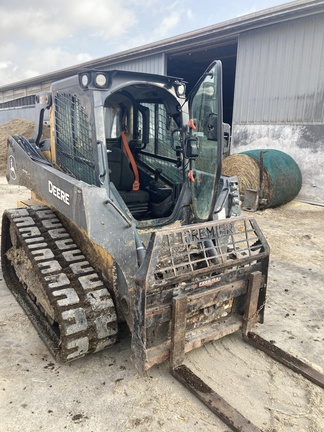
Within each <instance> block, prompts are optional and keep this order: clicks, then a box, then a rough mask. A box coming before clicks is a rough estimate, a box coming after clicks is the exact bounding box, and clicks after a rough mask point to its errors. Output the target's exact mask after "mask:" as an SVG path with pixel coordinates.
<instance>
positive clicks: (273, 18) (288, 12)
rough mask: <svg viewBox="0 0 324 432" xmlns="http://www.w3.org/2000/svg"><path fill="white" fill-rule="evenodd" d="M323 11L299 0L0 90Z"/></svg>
mask: <svg viewBox="0 0 324 432" xmlns="http://www.w3.org/2000/svg"><path fill="white" fill-rule="evenodd" d="M323 12H324V0H297V1H293V2H289V3H285V4H283V5H280V6H276V7H273V8H270V9H265V10H262V11H259V12H255V13H252V14H248V15H243V16H240V17H238V18H235V19H232V20H229V21H224V22H221V23H218V24H214V25H212V26H208V27H204V28H201V29H199V30H194V31H191V32H188V33H184V34H181V35H178V36H174V37H171V38H168V39H163V40H161V41H157V42H153V43H150V44H147V45H142V46H140V47H137V48H132V49H130V50H126V51H122V52H119V53H116V54H112V55H109V56H105V57H100V58H98V59H95V60H91V61H88V62H85V63H81V64H78V65H75V66H72V67H69V68H65V69H60V70H57V71H55V72H51V73H47V74H43V75H38V76H35V77H33V78H29V79H26V80H23V81H19V82H16V83H11V84H7V85H5V86H0V91H2V92H4V91H8V90H14V89H16V88H21V87H26V86H31V85H36V84H41V83H45V82H52V81H55V80H57V79H62V78H65V77H67V76H71V75H74V74H76V73H78V72H80V71H82V70H85V69H89V68H103V67H105V66H107V65H113V64H114V63H117V62H119V63H120V62H122V61H128V60H132V59H136V58H141V57H145V56H149V55H152V54H157V53H166V54H171V53H175V52H182V51H184V50H191V49H195V48H196V47H200V48H202V47H204V46H210V45H211V44H215V43H222V42H226V41H229V40H231V39H232V40H233V39H235V38H237V37H238V35H239V34H240V33H242V32H245V31H248V30H252V29H256V28H260V27H263V26H268V25H272V24H277V23H279V22H283V21H288V20H295V19H298V18H302V17H305V16H309V15H313V14H318V13H323Z"/></svg>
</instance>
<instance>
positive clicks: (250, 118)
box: [0, 0, 324, 203]
mask: <svg viewBox="0 0 324 432" xmlns="http://www.w3.org/2000/svg"><path fill="white" fill-rule="evenodd" d="M323 29H324V1H321V0H299V1H294V2H290V3H286V4H284V5H281V6H278V7H275V8H271V9H267V10H264V11H261V12H258V13H254V14H250V15H245V16H242V17H239V18H237V19H234V20H230V21H226V22H223V23H220V24H216V25H213V26H210V27H205V28H203V29H200V30H197V31H193V32H190V33H186V34H184V35H180V36H177V37H173V38H169V39H166V40H162V41H159V42H156V43H152V44H148V45H145V46H142V47H139V48H136V49H132V50H128V51H124V52H121V53H118V54H114V55H111V56H107V57H103V58H100V59H97V60H93V61H90V62H87V63H83V64H81V65H77V66H74V67H70V68H67V69H64V70H60V71H57V72H54V73H50V74H46V75H42V76H38V77H35V78H32V79H29V80H25V81H21V82H18V83H14V84H10V85H7V86H2V87H0V124H2V123H4V122H6V121H8V120H10V119H12V118H17V117H19V118H27V119H33V116H34V113H33V100H34V99H33V98H34V95H35V93H37V92H38V91H43V90H47V89H49V85H50V83H51V82H53V81H56V80H58V79H61V78H64V77H66V76H70V75H73V74H74V73H76V72H80V71H81V70H84V69H88V68H97V69H100V68H101V69H127V70H135V71H143V72H151V73H159V74H168V75H173V76H180V77H183V78H184V79H185V80H186V81H188V83H189V85H188V87H189V90H190V85H193V84H194V83H195V81H196V80H197V79H198V77H199V76H200V75H201V74H202V73H203V71H204V69H205V68H206V67H207V66H208V64H209V63H210V62H211V61H212V60H214V59H216V58H217V59H220V60H222V63H223V88H224V120H225V121H226V122H228V123H230V124H231V125H232V152H235V153H236V152H240V151H243V150H248V149H255V148H258V149H264V148H274V149H278V150H281V151H284V152H286V153H288V154H290V155H291V156H292V157H293V158H294V159H295V161H296V162H297V163H298V165H299V167H300V169H301V171H302V175H303V186H302V190H301V193H300V197H301V198H304V199H307V200H308V201H315V202H321V203H324V182H323V181H321V180H323V172H324V144H323V142H324V108H323V106H324V31H323Z"/></svg>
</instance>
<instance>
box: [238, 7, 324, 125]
mask: <svg viewBox="0 0 324 432" xmlns="http://www.w3.org/2000/svg"><path fill="white" fill-rule="evenodd" d="M234 100H235V103H234V123H241V124H242V123H270V122H272V123H274V122H275V123H296V122H310V123H314V122H315V123H317V122H319V123H321V122H323V121H324V103H323V101H324V14H318V15H314V16H311V17H306V18H301V19H298V20H294V21H287V22H285V23H282V24H278V25H273V26H269V27H263V28H260V29H257V30H253V31H249V32H247V33H243V34H241V35H240V38H239V47H238V56H237V69H236V82H235V97H234Z"/></svg>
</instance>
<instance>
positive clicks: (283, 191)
mask: <svg viewBox="0 0 324 432" xmlns="http://www.w3.org/2000/svg"><path fill="white" fill-rule="evenodd" d="M261 152H262V153H263V170H262V177H263V179H262V193H263V197H264V198H265V199H267V202H268V204H267V207H276V206H278V205H281V204H284V203H287V202H289V201H291V200H292V199H293V198H295V197H296V196H297V195H298V193H299V191H300V188H301V185H302V181H301V172H300V170H299V167H298V165H297V164H296V162H295V161H294V160H293V159H292V158H291V157H290V156H289V155H287V154H286V153H284V152H281V151H279V150H272V149H264V150H249V151H246V152H243V153H238V154H234V155H231V156H229V157H227V158H225V159H224V160H223V167H222V174H223V175H227V176H233V175H236V176H237V177H238V183H239V191H240V194H242V195H244V193H245V190H246V189H260V157H261Z"/></svg>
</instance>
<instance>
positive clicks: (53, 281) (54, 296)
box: [1, 206, 118, 362]
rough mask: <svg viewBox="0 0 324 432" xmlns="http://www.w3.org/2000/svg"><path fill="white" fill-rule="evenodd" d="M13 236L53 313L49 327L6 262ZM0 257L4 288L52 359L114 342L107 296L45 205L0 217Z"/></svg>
mask: <svg viewBox="0 0 324 432" xmlns="http://www.w3.org/2000/svg"><path fill="white" fill-rule="evenodd" d="M13 232H15V235H16V237H17V247H22V248H23V249H24V250H25V252H26V254H27V255H28V259H29V260H30V262H31V264H32V267H33V271H35V274H37V276H38V278H39V279H40V281H41V284H42V286H43V289H44V291H45V292H46V295H47V296H48V300H49V303H50V304H51V305H52V307H53V309H54V316H55V323H54V324H53V325H51V324H50V322H49V321H48V319H47V318H46V317H45V315H44V314H43V313H42V311H41V310H40V308H38V307H37V299H34V300H33V296H32V297H31V296H30V295H29V294H28V293H27V291H26V287H25V286H23V285H24V284H23V283H21V282H20V281H19V280H18V278H17V276H16V273H15V270H14V267H13V266H12V265H11V263H10V261H9V259H8V258H7V255H6V252H7V251H8V249H10V247H12V242H11V240H10V239H11V238H12V233H13ZM13 243H15V242H13ZM1 255H2V268H3V274H4V277H5V280H6V283H7V285H8V287H9V288H10V289H11V290H12V292H13V294H14V295H15V297H16V298H17V300H18V302H19V303H20V305H21V306H22V307H23V308H24V309H25V311H26V313H27V315H28V316H29V318H30V320H31V321H32V323H33V324H34V326H35V327H36V329H37V331H38V333H39V334H40V336H41V337H42V339H43V340H44V342H45V343H46V345H47V346H48V348H49V350H50V351H51V353H52V354H53V355H54V357H55V359H56V360H58V361H60V362H66V361H71V360H75V359H77V358H80V357H83V356H85V355H86V354H89V353H93V352H97V351H101V350H102V349H104V348H106V347H108V346H110V345H112V344H114V343H115V341H116V337H117V332H118V325H117V316H116V311H115V307H114V304H113V301H112V299H111V296H110V294H109V292H108V290H107V288H106V287H105V286H104V283H103V282H102V280H101V279H100V278H99V275H98V274H97V273H96V272H95V271H94V269H93V268H92V267H91V265H90V263H89V262H88V261H87V260H86V258H85V257H84V255H83V254H82V252H81V250H80V249H79V248H78V247H77V246H76V245H75V244H74V242H73V239H72V238H71V237H70V235H69V233H68V232H67V231H66V229H65V228H64V227H63V225H62V223H61V222H60V220H59V219H58V218H57V216H56V215H55V214H54V213H53V212H52V211H51V210H50V209H49V208H48V207H44V206H34V207H30V208H21V209H13V210H7V211H6V212H5V213H4V215H3V226H2V251H1Z"/></svg>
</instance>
